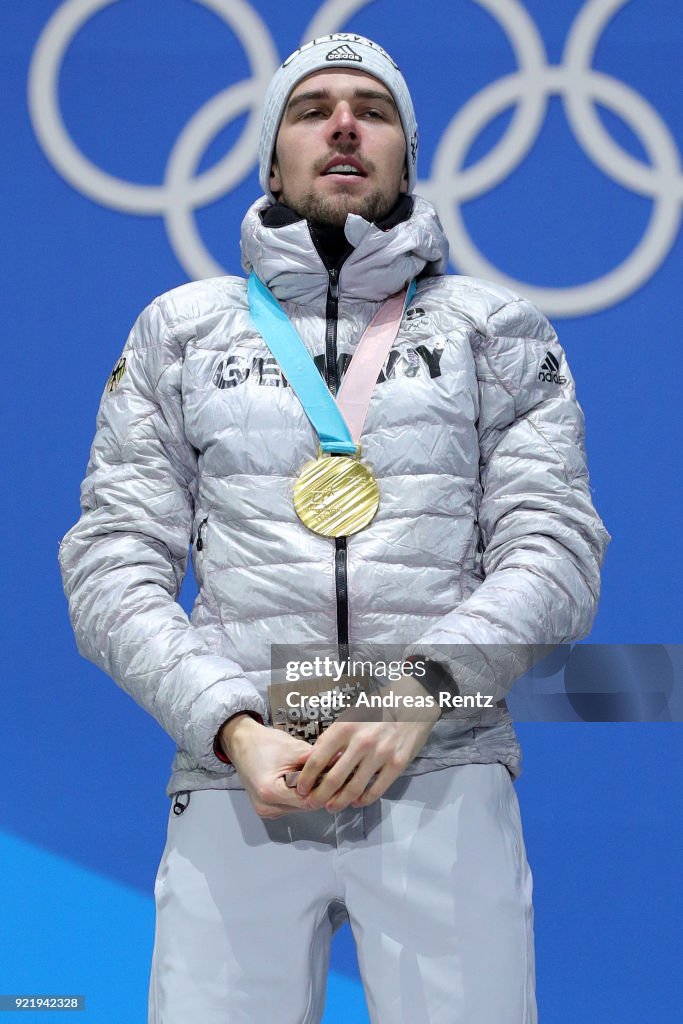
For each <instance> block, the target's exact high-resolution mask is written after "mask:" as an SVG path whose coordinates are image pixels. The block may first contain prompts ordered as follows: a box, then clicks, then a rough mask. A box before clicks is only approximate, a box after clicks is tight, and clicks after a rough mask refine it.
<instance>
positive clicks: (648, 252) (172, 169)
mask: <svg viewBox="0 0 683 1024" xmlns="http://www.w3.org/2000/svg"><path fill="white" fill-rule="evenodd" d="M118 2H120V0H65V2H64V3H63V4H62V5H61V7H59V8H58V9H57V10H56V11H55V13H54V15H53V16H52V17H51V18H50V20H49V21H48V23H47V25H46V26H45V28H44V30H43V32H42V34H41V36H40V39H39V40H38V43H37V45H36V48H35V51H34V54H33V58H32V61H31V68H30V72H29V83H28V96H29V110H30V114H31V119H32V121H33V125H34V129H35V132H36V135H37V137H38V140H39V142H40V144H41V145H42V147H43V149H44V151H45V153H46V155H47V156H48V158H49V159H50V160H51V161H52V163H53V165H54V166H55V167H56V168H57V170H58V171H59V172H60V173H61V174H62V175H63V177H64V178H65V179H66V180H67V181H68V182H69V183H70V184H71V185H73V186H74V188H76V189H78V190H79V191H81V192H82V193H83V194H85V195H87V196H89V197H90V198H91V199H94V200H95V201H97V202H99V203H101V204H103V205H105V206H108V207H111V208H113V209H117V210H121V211H124V212H126V213H134V214H139V215H144V216H163V217H164V219H165V223H166V229H167V232H168V237H169V240H170V243H171V245H172V247H173V249H174V252H175V253H176V255H177V257H178V259H179V260H180V262H181V263H182V265H183V266H184V268H185V270H186V271H187V272H188V274H189V275H190V276H191V277H207V276H212V275H215V274H223V273H225V270H224V269H223V268H222V267H221V266H220V265H219V264H218V263H217V262H216V261H215V260H214V258H213V257H212V256H211V254H210V253H209V251H208V250H207V248H206V246H205V244H204V242H203V240H202V238H201V236H200V234H199V230H198V227H197V223H196V219H195V216H194V214H195V210H196V209H197V208H198V207H201V206H204V205H206V204H207V203H210V202H213V201H214V200H216V199H218V198H220V197H221V196H222V195H225V194H226V193H228V192H230V191H231V190H232V189H234V188H235V187H236V186H237V185H238V184H239V183H240V182H241V181H242V180H243V179H244V178H245V176H246V175H247V174H248V173H249V172H250V171H251V170H252V168H253V167H254V166H255V164H256V162H257V154H258V136H259V127H260V112H261V111H260V108H261V104H262V101H263V96H264V94H265V90H266V88H267V86H268V82H269V81H270V78H271V76H272V74H273V72H274V71H275V68H276V67H277V64H278V63H279V58H278V55H277V51H276V48H275V45H274V42H273V39H272V37H271V35H270V33H269V31H268V29H267V27H266V25H265V24H264V23H263V21H262V19H261V18H260V17H259V15H258V14H257V13H256V12H255V11H254V10H253V8H252V7H251V5H250V4H249V3H248V2H247V0H194V2H196V3H200V4H201V5H202V6H204V7H207V8H209V9H210V10H211V11H213V12H214V13H215V14H216V15H218V17H219V18H221V19H222V21H223V22H225V23H226V25H228V27H229V28H231V29H232V31H233V32H234V33H235V35H236V36H237V38H238V39H239V41H240V43H241V45H242V47H243V49H244V51H245V54H246V56H247V59H248V61H249V64H250V67H251V78H249V79H247V80H245V81H242V82H237V83H235V84H233V85H230V86H229V87H228V88H226V89H224V90H223V91H221V92H220V93H218V95H216V96H214V97H213V98H212V99H210V100H209V101H208V102H207V103H205V104H204V106H203V107H201V108H200V109H199V110H198V111H197V112H196V113H195V114H194V115H193V117H192V118H191V119H190V120H189V122H188V123H187V125H186V126H185V128H184V129H183V130H182V131H181V133H180V135H179V136H178V138H177V140H176V142H175V144H174V146H173V149H172V151H171V153H170V155H169V159H168V163H167V167H166V171H165V175H164V181H163V183H162V184H161V185H142V184H137V183H135V182H131V181H126V180H124V179H121V178H117V177H115V176H113V175H110V174H108V173H107V172H106V171H104V170H102V168H100V167H98V166H97V165H95V164H94V163H92V161H90V160H89V159H88V158H87V157H86V156H85V154H84V153H82V152H81V151H80V150H79V149H78V147H77V146H76V145H75V143H74V141H73V140H72V138H71V137H70V135H69V133H68V131H67V129H66V126H65V124H64V121H63V118H62V116H61V111H60V109H59V101H58V80H59V74H60V70H61V66H62V63H63V60H64V57H65V55H66V52H67V50H68V48H69V46H70V45H71V42H72V41H73V39H74V37H75V35H76V33H77V32H78V31H79V30H80V29H81V28H82V27H83V25H85V24H86V22H87V21H88V20H89V19H90V18H92V17H93V15H95V14H96V13H97V12H98V11H100V10H102V9H103V8H105V7H109V6H112V5H113V4H115V3H118ZM369 2H370V0H326V2H325V3H323V4H322V6H321V7H320V8H319V10H318V11H317V12H316V14H315V15H314V17H313V19H312V20H311V22H310V23H309V25H308V27H307V28H306V30H305V32H304V33H303V37H302V43H303V42H307V41H308V40H309V39H312V38H315V37H316V36H320V35H326V34H327V33H332V32H337V31H341V30H343V28H344V25H345V23H346V21H347V20H348V19H349V18H351V17H353V15H355V14H356V13H357V12H358V11H359V10H361V9H362V8H364V7H365V6H366V5H367V4H368V3H369ZM474 2H475V3H477V4H478V5H479V6H480V7H482V8H483V9H485V10H486V11H488V13H489V14H491V15H492V17H494V18H495V19H496V20H497V21H498V23H499V24H500V26H501V28H502V30H503V31H504V32H505V34H506V36H507V38H508V41H509V43H510V45H511V47H512V49H513V52H514V54H515V58H516V61H517V65H518V70H517V71H516V72H514V73H513V74H510V75H506V76H505V77H503V78H500V79H498V80H497V81H495V82H492V83H491V84H490V85H488V86H486V87H485V88H484V89H482V90H481V91H480V92H479V93H477V94H476V95H475V96H473V97H472V98H471V99H470V100H468V102H467V103H465V104H464V106H463V107H462V108H461V109H460V110H459V111H458V112H457V113H456V114H455V115H454V117H453V118H452V120H451V121H450V123H449V124H448V126H447V127H446V129H445V131H444V133H443V136H442V138H441V140H440V142H439V145H438V146H437V149H436V152H435V154H434V159H433V162H432V168H431V177H430V178H429V179H427V180H422V181H420V183H419V185H418V191H419V192H420V193H421V194H422V195H424V196H425V198H427V199H429V200H430V201H431V202H433V203H434V205H435V206H436V207H437V210H438V212H439V215H440V217H441V220H442V222H443V224H444V227H445V229H446V232H447V234H448V237H449V240H450V242H451V246H452V249H453V252H454V253H455V254H456V258H457V268H456V269H457V270H459V271H460V272H462V273H466V274H472V275H475V276H479V277H486V278H493V279H495V280H497V281H499V282H501V283H503V284H505V285H507V286H508V287H510V288H512V289H513V290H515V291H518V292H521V293H522V294H524V295H525V296H527V297H528V298H529V299H531V300H532V301H533V302H535V303H536V304H537V305H538V306H540V308H541V309H543V310H544V311H545V312H546V313H548V314H550V315H556V316H579V315H583V314H586V313H591V312H596V311H598V310H601V309H605V308H607V307H609V306H611V305H613V304H614V303H616V302H618V301H620V300H621V299H623V298H626V297H627V296H628V295H630V294H632V293H633V292H634V291H636V290H637V289H638V288H640V287H641V286H642V285H643V284H644V283H645V282H646V281H647V280H648V279H649V278H650V277H651V276H652V274H654V272H655V271H656V270H657V269H658V267H659V266H661V264H662V263H663V261H664V260H665V259H666V257H667V255H668V253H669V251H670V249H671V246H672V245H673V243H674V241H675V239H676V236H677V234H678V229H679V224H680V217H681V209H680V207H681V200H682V199H683V176H682V174H681V166H680V156H679V153H678V149H677V147H676V144H675V142H674V140H673V138H672V137H671V133H670V131H669V129H668V127H667V125H666V124H665V122H664V121H663V120H662V118H661V117H660V116H659V114H658V113H657V111H656V110H654V108H653V107H652V106H651V105H650V104H649V103H648V102H647V100H645V98H644V97H643V96H641V95H640V94H639V93H637V92H636V91H635V90H633V89H632V88H630V87H629V86H628V85H626V84H625V83H623V82H621V81H618V80H617V79H615V78H613V77H612V76H610V75H607V74H604V73H602V72H600V71H596V70H595V69H593V68H592V66H591V64H592V60H593V56H594V53H595V49H596V46H597V43H598V40H599V38H600V36H601V34H602V33H603V32H604V31H605V29H606V27H607V25H608V23H609V21H610V20H611V18H612V17H613V16H614V14H615V13H616V12H617V11H618V10H619V9H620V8H621V7H623V6H624V4H625V3H626V2H627V0H588V2H587V3H586V4H585V5H584V7H583V8H582V9H581V10H580V11H579V13H578V15H577V17H576V18H575V20H574V23H573V24H572V26H571V29H570V31H569V35H568V37H567V42H566V45H565V50H564V53H563V58H562V63H561V64H558V65H550V64H548V61H547V55H546V52H545V48H544V45H543V40H542V39H541V36H540V34H539V32H538V29H537V27H536V25H535V24H534V22H533V20H532V18H531V16H530V15H529V13H528V11H527V10H526V8H525V7H524V6H523V4H522V3H521V2H520V0H474ZM552 95H559V96H561V97H562V100H563V104H564V109H565V112H566V115H567V119H568V122H569V125H570V127H571V129H572V131H573V132H574V135H575V136H576V139H577V141H578V142H579V144H580V145H581V146H582V147H583V149H584V150H585V152H586V153H587V155H588V156H589V157H590V158H591V159H592V160H593V162H594V163H595V165H596V166H597V167H598V168H599V169H600V170H601V171H602V172H603V173H604V174H605V175H607V176H608V177H610V178H611V179H612V180H613V181H615V182H617V183H618V184H619V185H621V186H622V187H623V188H626V189H629V190H630V191H633V192H636V193H637V194H639V195H643V196H646V197H647V198H649V199H651V200H652V202H653V209H652V213H651V216H650V220H649V222H648V225H647V228H646V230H645V233H644V235H643V237H642V238H641V240H640V242H639V243H638V244H637V245H636V247H635V248H634V249H633V251H632V252H631V253H630V254H629V255H628V256H627V257H626V259H624V261H623V262H622V263H621V264H620V265H619V266H618V267H616V268H615V269H613V270H611V271H610V272H609V273H607V274H605V275H604V276H602V277H600V278H598V279H596V280H594V281H592V282H590V283H588V284H582V285H578V286H575V287H565V288H541V287H537V286H534V285H533V284H530V283H528V282H524V281H518V280H516V279H514V278H512V277H510V276H508V275H506V274H504V273H502V272H501V271H500V270H499V269H498V268H497V267H495V266H494V265H493V264H492V263H490V262H489V261H488V260H487V259H486V257H485V256H484V255H483V254H482V253H481V252H480V251H479V249H478V248H477V247H476V245H475V243H474V241H473V240H472V238H471V237H470V235H469V233H468V231H467V229H466V227H465V224H464V221H463V217H462V213H461V206H462V204H463V203H465V202H467V201H468V200H471V199H473V198H475V197H476V196H480V195H482V194H483V193H485V192H487V191H488V190H490V189H492V188H494V187H495V186H496V185H498V184H500V182H501V181H503V180H504V179H505V178H507V177H508V176H509V175H510V174H511V173H512V172H513V171H514V170H515V169H516V168H517V167H518V166H519V165H520V164H521V163H522V161H523V160H524V159H525V158H526V156H527V154H528V152H529V150H530V149H531V147H532V146H533V144H534V142H535V140H536V139H537V137H538V134H539V132H540V130H541V127H542V124H543V121H544V118H545V115H546V110H547V104H548V100H549V98H550V96H552ZM596 103H599V104H601V105H602V106H604V107H606V108H607V109H609V110H611V111H612V112H613V113H614V114H616V115H617V116H618V117H620V118H621V119H622V121H623V122H624V123H626V124H627V125H628V126H629V127H630V128H631V130H632V131H633V132H634V134H635V135H636V136H637V137H638V139H639V140H640V142H641V144H642V146H643V149H644V150H645V152H646V154H647V159H648V161H649V163H644V162H642V161H640V160H638V159H636V158H635V157H633V156H631V155H630V154H629V153H627V152H625V151H624V150H623V149H621V148H620V147H619V146H618V145H617V143H616V142H615V141H614V140H613V139H612V138H611V137H610V135H609V134H608V132H607V131H606V130H605V128H604V126H603V124H602V122H601V120H600V118H599V116H598V115H597V113H596V110H595V104H596ZM513 106H514V108H515V112H514V116H513V117H512V119H511V121H510V124H509V125H508V127H507V129H506V131H505V133H504V134H503V137H502V138H501V139H500V140H499V141H498V142H497V143H496V145H495V146H494V147H493V148H492V150H491V151H490V152H488V153H487V154H486V155H485V156H484V157H482V158H481V159H480V160H479V161H478V162H477V163H476V164H474V165H470V166H469V167H467V168H465V167H464V163H465V160H466V157H467V154H468V152H469V150H470V148H471V146H472V143H473V142H474V141H475V139H476V138H477V137H478V135H479V134H480V132H481V131H482V129H483V128H485V127H486V125H487V124H489V123H490V121H491V120H492V119H493V118H494V117H496V116H497V115H498V114H500V113H501V112H503V111H504V110H507V109H509V108H510V107H513ZM245 112H246V113H247V114H248V117H247V120H246V124H245V126H244V128H243V129H242V132H241V134H240V136H239V138H238V140H237V141H236V142H235V144H234V146H233V148H232V150H231V151H230V152H229V153H228V154H226V156H224V157H223V158H222V159H221V160H219V161H218V162H217V163H216V164H215V165H213V166H212V167H210V168H209V169H208V170H206V171H203V172H202V173H201V174H198V173H197V168H198V166H199V163H200V161H201V157H202V154H203V153H204V152H205V150H206V147H207V145H208V144H209V143H210V142H211V140H212V139H213V138H214V137H215V136H216V134H217V133H218V132H220V131H221V130H222V129H223V128H224V127H225V126H226V125H228V124H229V123H230V122H231V121H233V120H234V119H235V118H236V117H239V116H240V115H242V114H244V113H245Z"/></svg>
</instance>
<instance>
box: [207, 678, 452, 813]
mask: <svg viewBox="0 0 683 1024" xmlns="http://www.w3.org/2000/svg"><path fill="white" fill-rule="evenodd" d="M392 692H393V693H394V694H398V695H400V696H421V697H424V696H425V695H426V694H427V691H426V690H425V688H424V687H423V686H421V685H420V683H419V682H418V681H417V679H415V678H414V677H412V676H402V677H401V679H400V680H399V681H398V682H397V683H394V684H393V685H392ZM439 714H440V710H439V708H438V707H437V706H426V707H422V708H415V707H404V706H403V703H402V701H398V706H397V707H396V706H395V707H390V708H385V707H382V708H374V709H367V708H364V709H362V710H361V709H358V708H349V709H347V710H345V711H343V712H342V713H341V714H340V715H339V716H338V717H337V719H336V721H335V722H333V723H332V725H330V726H328V728H327V729H325V731H324V732H322V733H321V734H320V736H318V738H317V739H316V741H315V743H314V744H313V745H310V744H309V743H306V742H305V741H304V740H300V739H296V738H295V737H293V736H290V735H289V734H288V733H286V732H283V731H282V730H279V729H272V728H269V727H267V726H264V725H261V724H260V723H259V722H257V721H255V719H253V718H251V717H250V716H249V715H238V716H236V717H235V718H232V719H230V721H229V722H227V723H226V724H225V725H224V726H223V728H222V730H221V734H220V741H221V746H222V748H223V750H224V751H225V753H226V755H227V756H228V757H229V758H230V760H231V761H232V762H233V764H234V765H235V768H236V769H237V771H238V773H239V775H240V778H241V780H242V782H243V784H244V787H245V789H246V791H247V793H248V794H249V797H250V798H251V801H252V803H253V805H254V809H255V811H256V813H257V814H258V815H259V817H261V818H279V817H281V816H282V815H284V814H291V813H292V812H294V811H312V810H318V809H320V808H322V807H325V808H326V809H327V810H328V811H330V812H335V811H342V810H344V809H345V808H347V807H367V806H368V804H371V803H373V802H374V801H375V800H378V799H379V798H380V797H381V796H382V795H383V794H384V793H385V792H386V790H387V789H388V788H389V786H390V785H391V784H392V783H393V782H395V781H396V779H397V778H398V777H399V775H401V774H402V772H403V771H404V770H405V769H406V767H407V766H408V765H409V764H410V762H411V761H412V760H413V758H414V757H416V755H417V754H418V753H419V751H420V750H421V749H422V747H423V746H424V744H425V742H426V741H427V737H428V736H429V733H430V732H431V729H432V726H433V725H434V723H435V722H436V720H437V719H438V717H439ZM370 718H372V719H373V720H371V721H370V720H369V719H370ZM298 769H300V770H301V773H300V775H299V778H298V781H297V784H296V788H289V787H288V786H287V785H286V783H285V775H287V774H288V773H289V772H291V771H296V770H298Z"/></svg>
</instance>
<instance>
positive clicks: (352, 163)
mask: <svg viewBox="0 0 683 1024" xmlns="http://www.w3.org/2000/svg"><path fill="white" fill-rule="evenodd" d="M333 167H340V168H341V167H354V168H355V169H356V171H358V176H359V177H361V178H367V176H368V172H367V171H366V170H365V167H363V164H362V163H361V162H360V160H356V158H355V157H354V156H335V157H333V158H332V159H331V160H328V162H327V163H326V164H325V166H324V167H323V169H322V171H321V174H323V175H324V174H330V173H334V172H332V168H333ZM337 173H339V174H342V175H344V174H346V176H347V177H350V178H352V177H355V176H356V175H354V174H353V172H352V171H339V172H337Z"/></svg>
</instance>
